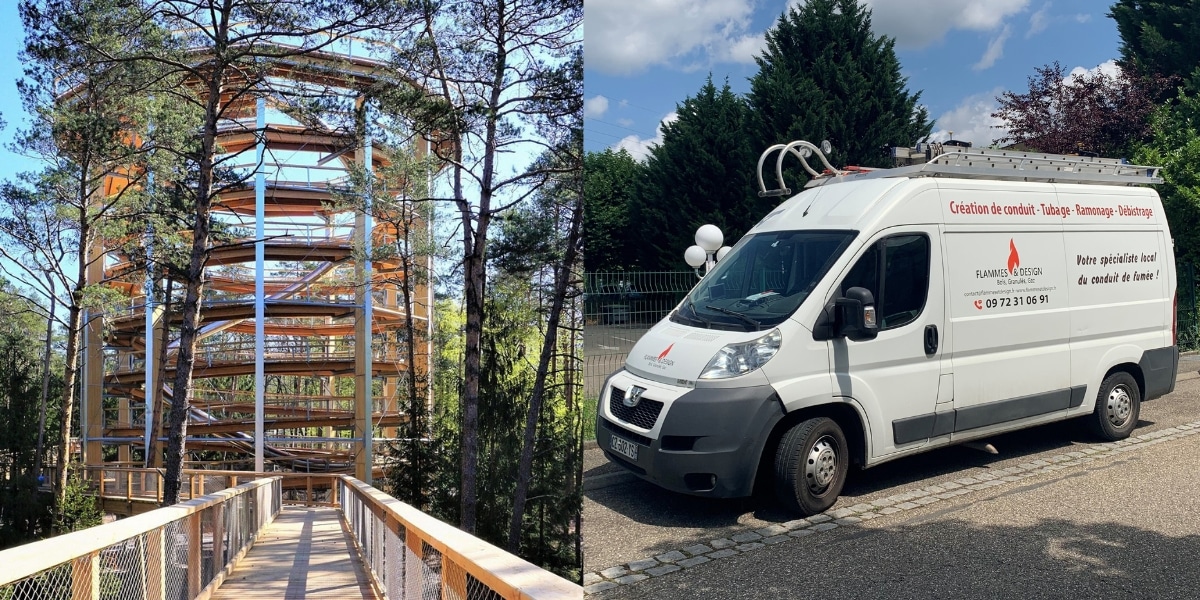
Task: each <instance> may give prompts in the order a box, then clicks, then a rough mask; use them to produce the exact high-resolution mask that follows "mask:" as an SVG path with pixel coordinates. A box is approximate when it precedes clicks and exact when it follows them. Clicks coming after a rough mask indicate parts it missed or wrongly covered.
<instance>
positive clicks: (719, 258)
mask: <svg viewBox="0 0 1200 600" xmlns="http://www.w3.org/2000/svg"><path fill="white" fill-rule="evenodd" d="M732 249H733V248H730V247H729V246H721V249H720V250H717V262H721V261H722V260H724V259H725V255H726V254H729V251H730V250H732Z"/></svg>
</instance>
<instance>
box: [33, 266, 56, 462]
mask: <svg viewBox="0 0 1200 600" xmlns="http://www.w3.org/2000/svg"><path fill="white" fill-rule="evenodd" d="M46 279H47V280H48V281H49V282H50V312H49V314H48V315H47V318H46V348H45V353H44V354H43V355H42V395H41V397H40V401H39V402H40V404H39V405H38V438H37V448H36V449H35V450H34V455H33V456H34V458H33V478H34V480H37V479H38V478H39V477H41V475H42V460H43V458H44V457H45V455H46V402H47V401H49V399H50V346H51V342H53V341H54V311H55V309H56V308H58V296H57V295H55V293H54V279H53V278H52V277H47V278H46ZM39 483H40V482H39Z"/></svg>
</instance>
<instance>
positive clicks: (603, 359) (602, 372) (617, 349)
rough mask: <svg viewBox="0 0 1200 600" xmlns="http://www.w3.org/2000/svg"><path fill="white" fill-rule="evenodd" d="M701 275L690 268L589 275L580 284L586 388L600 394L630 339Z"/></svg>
mask: <svg viewBox="0 0 1200 600" xmlns="http://www.w3.org/2000/svg"><path fill="white" fill-rule="evenodd" d="M697 281H699V279H698V278H697V277H696V274H695V273H694V272H692V271H662V272H612V273H587V274H585V275H584V287H583V294H584V296H583V316H584V329H583V343H584V356H585V371H584V392H585V393H586V394H587V395H588V397H589V398H595V397H596V396H598V395H599V393H600V386H601V385H603V384H604V378H605V377H607V376H608V375H610V374H611V373H612V372H613V371H616V370H617V369H619V368H621V364H622V363H624V362H625V356H626V355H627V354H629V350H630V349H631V348H632V347H633V344H634V342H636V341H637V339H638V338H639V337H641V336H642V334H643V333H645V331H646V330H647V329H649V328H650V326H652V325H654V324H655V323H656V322H658V321H659V320H660V319H662V318H663V317H665V316H667V315H668V314H669V313H670V312H671V310H672V309H674V308H675V306H676V305H677V304H679V302H680V300H682V299H683V297H684V296H685V295H686V294H687V293H688V292H689V291H690V290H691V289H692V286H694V285H696V282H697Z"/></svg>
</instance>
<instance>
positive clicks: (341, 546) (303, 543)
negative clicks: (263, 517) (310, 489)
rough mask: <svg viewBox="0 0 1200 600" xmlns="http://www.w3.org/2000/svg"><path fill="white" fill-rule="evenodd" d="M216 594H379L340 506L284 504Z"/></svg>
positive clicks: (237, 599) (236, 597)
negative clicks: (373, 588) (353, 540)
mask: <svg viewBox="0 0 1200 600" xmlns="http://www.w3.org/2000/svg"><path fill="white" fill-rule="evenodd" d="M213 598H214V600H216V599H228V600H244V599H247V598H278V599H282V600H302V599H307V598H338V599H341V598H364V599H370V600H376V598H377V596H376V595H375V593H374V591H373V590H372V588H371V583H370V575H368V574H367V573H366V571H365V569H364V567H363V565H362V562H361V561H360V560H359V558H358V553H357V552H355V550H354V545H353V543H352V542H351V541H350V535H349V534H348V533H347V532H346V531H345V529H344V528H343V527H342V523H341V518H340V516H339V514H338V511H337V509H335V508H304V507H284V508H283V511H282V512H280V513H279V516H278V517H276V518H275V522H274V523H272V524H270V525H268V526H267V528H266V529H265V530H264V531H263V532H262V533H261V534H260V535H259V539H258V541H257V542H255V544H254V547H253V548H251V549H250V552H248V553H247V554H246V556H245V557H243V558H242V560H241V562H240V563H238V565H237V567H236V568H235V569H234V570H233V573H231V574H230V576H229V577H228V578H227V579H226V580H225V582H224V583H223V584H221V587H220V588H219V589H218V590H217V591H216V593H215V594H214V595H213Z"/></svg>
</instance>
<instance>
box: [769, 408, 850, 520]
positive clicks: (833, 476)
mask: <svg viewBox="0 0 1200 600" xmlns="http://www.w3.org/2000/svg"><path fill="white" fill-rule="evenodd" d="M849 468H850V449H849V447H847V445H846V435H845V434H844V433H842V428H841V427H838V424H837V422H835V421H834V420H833V419H829V418H826V417H820V418H816V419H809V420H807V421H803V422H801V423H799V424H797V425H795V426H794V427H792V428H791V429H789V430H788V431H787V433H785V434H783V437H782V438H781V439H780V440H779V447H778V448H777V449H776V451H775V495H776V496H777V497H778V498H779V501H780V502H782V503H783V505H784V506H785V507H786V508H788V509H790V510H792V511H794V512H798V513H800V514H801V515H803V516H808V515H815V514H817V513H820V512H824V511H825V510H826V509H828V508H829V507H830V506H833V503H834V502H836V501H837V499H838V496H839V495H840V494H841V493H842V486H843V485H845V483H846V472H847V471H848V470H849Z"/></svg>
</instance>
